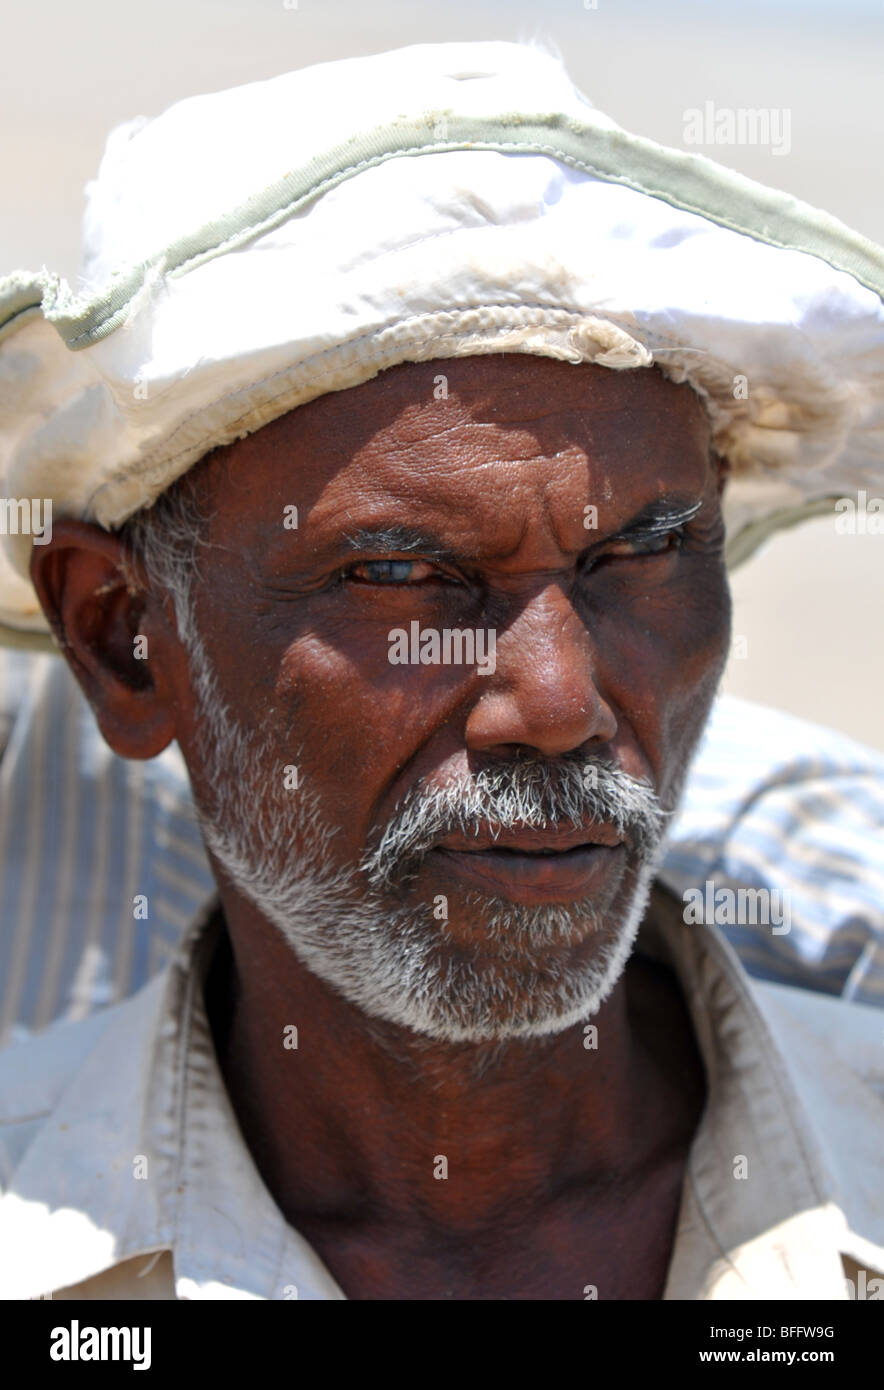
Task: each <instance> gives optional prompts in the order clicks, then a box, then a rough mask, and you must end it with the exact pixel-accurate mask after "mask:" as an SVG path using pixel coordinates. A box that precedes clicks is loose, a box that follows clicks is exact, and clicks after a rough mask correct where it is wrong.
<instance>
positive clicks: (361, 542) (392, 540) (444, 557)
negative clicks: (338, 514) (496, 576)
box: [341, 525, 464, 564]
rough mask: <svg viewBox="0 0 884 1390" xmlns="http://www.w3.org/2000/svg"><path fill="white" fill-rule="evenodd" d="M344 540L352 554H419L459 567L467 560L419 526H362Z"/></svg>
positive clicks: (348, 534) (349, 533)
mask: <svg viewBox="0 0 884 1390" xmlns="http://www.w3.org/2000/svg"><path fill="white" fill-rule="evenodd" d="M341 539H342V540H343V542H344V544H345V545H346V546H349V547H350V549H351V550H360V551H364V550H373V551H377V552H378V553H383V552H384V551H389V552H392V551H405V552H406V553H409V552H418V553H420V554H421V555H426V556H427V557H428V558H429V559H431V560H439V561H440V562H445V563H447V564H456V563H457V561H458V560H463V558H464V557H463V555H458V554H457V553H456V552H455V551H454V550H452V549H451V547H450V546H448V545H445V544H444V543H443V542H442V541H441V540H440V539H439V537H438V536H436V535H434V534H433V532H432V531H422V530H421V529H420V528H419V527H416V526H405V525H400V526H377V527H375V526H360V527H358V528H357V529H356V530H355V531H345V532H344V534H343V536H342V538H341Z"/></svg>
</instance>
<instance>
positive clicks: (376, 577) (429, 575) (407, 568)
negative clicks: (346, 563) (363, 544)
mask: <svg viewBox="0 0 884 1390" xmlns="http://www.w3.org/2000/svg"><path fill="white" fill-rule="evenodd" d="M441 577H442V575H441V571H440V570H438V569H437V568H436V566H435V565H430V564H428V563H427V561H426V560H361V561H360V562H359V564H357V565H351V566H350V568H349V569H348V570H346V571H345V572H344V578H345V579H351V580H355V581H356V583H357V584H420V583H421V582H422V581H423V580H425V579H439V578H441Z"/></svg>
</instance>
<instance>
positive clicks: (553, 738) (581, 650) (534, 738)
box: [466, 584, 617, 757]
mask: <svg viewBox="0 0 884 1390" xmlns="http://www.w3.org/2000/svg"><path fill="white" fill-rule="evenodd" d="M597 665H598V659H597V654H596V653H595V651H594V648H593V642H592V637H591V634H590V633H589V632H588V630H587V628H586V626H585V624H584V623H583V621H582V619H581V618H580V615H579V614H578V613H577V611H576V610H575V608H574V605H573V603H572V602H571V600H570V598H569V597H568V594H567V593H566V592H565V590H564V588H563V587H562V585H560V584H550V585H548V586H546V587H545V588H544V589H543V591H542V592H540V593H537V594H535V595H533V596H532V598H531V599H530V600H529V601H527V602H524V603H522V604H521V606H520V607H519V609H518V610H517V612H516V614H515V616H514V617H513V618H512V620H511V621H507V622H506V625H505V626H503V627H501V628H500V629H497V631H496V663H495V670H494V673H493V675H489V676H484V677H482V687H483V688H482V689H481V691H480V695H479V698H478V700H477V701H476V703H475V704H474V706H473V708H472V709H471V710H470V714H469V717H468V719H467V726H466V739H467V746H468V747H469V748H470V749H473V750H474V751H476V752H485V753H488V752H494V751H498V752H503V751H504V750H507V751H510V750H512V748H513V747H514V746H519V747H523V748H531V749H535V750H536V751H537V752H539V753H542V754H545V755H546V756H547V757H554V756H557V755H560V754H562V753H566V752H570V751H571V750H572V749H575V748H581V747H582V746H584V745H595V746H596V747H599V746H601V745H602V744H605V743H609V742H610V741H611V740H612V739H613V738H614V736H615V734H616V732H617V720H616V717H615V715H614V712H613V710H612V709H611V707H610V705H609V704H608V703H607V702H606V700H605V699H604V697H603V695H602V693H601V691H600V690H599V688H598V685H597V684H596V679H595V669H596V668H597Z"/></svg>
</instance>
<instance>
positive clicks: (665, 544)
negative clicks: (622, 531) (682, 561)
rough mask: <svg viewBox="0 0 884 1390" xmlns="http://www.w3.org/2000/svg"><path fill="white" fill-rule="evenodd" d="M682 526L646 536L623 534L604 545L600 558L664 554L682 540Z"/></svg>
mask: <svg viewBox="0 0 884 1390" xmlns="http://www.w3.org/2000/svg"><path fill="white" fill-rule="evenodd" d="M684 534H685V533H684V527H683V526H678V527H675V528H674V529H673V530H671V531H661V532H658V533H656V534H652V535H646V536H624V538H623V539H622V540H619V541H612V542H611V544H610V545H608V546H606V547H605V550H604V554H603V555H602V556H601V557H600V558H601V559H607V558H609V557H613V558H614V559H625V560H630V559H640V558H641V557H642V556H643V555H664V554H665V553H666V552H667V551H668V550H678V549H679V547H680V546H681V543H682V541H683V540H684Z"/></svg>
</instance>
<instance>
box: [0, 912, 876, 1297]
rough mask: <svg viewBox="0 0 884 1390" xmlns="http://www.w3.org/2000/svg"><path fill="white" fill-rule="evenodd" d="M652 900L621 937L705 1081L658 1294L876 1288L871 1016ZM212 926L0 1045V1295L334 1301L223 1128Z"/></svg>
mask: <svg viewBox="0 0 884 1390" xmlns="http://www.w3.org/2000/svg"><path fill="white" fill-rule="evenodd" d="M653 903H654V910H653V912H652V913H650V914H649V917H648V919H647V921H646V922H645V924H644V926H643V927H642V929H641V932H640V934H639V938H638V943H637V950H639V951H640V952H643V953H645V954H647V955H649V956H651V957H654V958H656V959H658V960H662V961H664V962H666V963H668V965H669V966H670V968H671V969H672V970H673V971H674V973H675V976H676V978H677V980H678V982H679V985H680V987H681V990H682V992H683V995H684V998H685V1002H686V1005H687V1008H688V1010H689V1013H690V1016H691V1019H692V1022H693V1028H694V1032H695V1035H696V1040H697V1045H698V1047H699V1050H700V1054H701V1057H702V1060H703V1064H704V1068H705V1072H706V1081H707V1104H706V1107H705V1110H704V1113H703V1116H702V1118H701V1121H700V1123H699V1126H698V1129H697V1131H696V1134H695V1137H694V1140H693V1143H692V1146H691V1150H690V1154H689V1157H688V1162H687V1167H686V1173H685V1178H684V1186H683V1192H682V1199H681V1208H680V1214H679V1220H678V1225H677V1233H676V1237H675V1242H674V1247H673V1251H672V1256H671V1262H670V1267H669V1271H668V1276H667V1281H666V1287H665V1292H664V1298H666V1299H723V1298H726V1299H753V1298H772V1299H794V1298H797V1299H845V1298H847V1297H849V1296H850V1294H849V1286H848V1284H847V1283H846V1280H847V1279H850V1280H852V1281H853V1288H854V1289H855V1290H856V1296H857V1297H862V1298H871V1297H876V1296H877V1295H878V1294H879V1293H881V1294H884V1203H882V1193H881V1183H880V1152H881V1146H882V1140H884V1048H882V1023H881V1015H880V1012H879V1011H878V1010H876V1009H873V1008H869V1007H867V1006H865V1005H861V1004H850V1003H846V1002H844V1001H842V1000H836V999H831V998H826V997H824V996H821V995H816V994H813V993H811V992H809V991H802V990H795V989H791V988H789V987H782V986H777V985H772V984H756V983H754V982H752V981H751V980H750V978H749V977H748V975H747V974H746V972H745V970H744V969H743V967H742V966H741V965H740V963H739V961H738V959H737V957H736V955H735V954H734V952H733V951H732V950H731V948H730V947H729V946H728V945H727V943H726V941H725V940H724V938H723V936H722V935H721V933H720V932H719V931H718V929H717V928H715V927H714V926H706V925H696V926H691V925H687V924H686V923H685V922H684V920H683V915H682V904H681V903H680V902H677V901H676V900H675V899H674V898H672V897H671V896H670V895H669V894H668V893H666V892H665V891H663V890H661V889H659V888H658V889H657V890H656V892H655V896H654V899H653ZM219 929H220V928H219V925H218V919H217V917H215V918H214V919H213V917H212V916H211V914H204V915H203V916H202V917H201V918H200V919H199V920H198V921H197V922H196V923H195V924H194V927H193V929H192V930H191V931H190V932H189V934H188V935H187V936H186V938H185V940H184V942H183V944H182V946H181V948H180V950H179V952H178V954H177V956H176V958H175V960H174V961H173V962H172V964H171V965H169V966H168V967H167V968H166V969H165V970H164V971H163V972H162V973H161V974H160V975H158V976H157V977H156V978H155V979H154V980H153V981H151V983H150V984H148V985H147V986H146V987H145V988H144V989H142V990H141V991H140V992H139V993H138V994H137V995H136V996H135V997H134V998H132V999H130V1000H128V1001H127V1002H125V1003H123V1004H121V1005H117V1006H115V1007H113V1008H109V1009H105V1010H103V1011H101V1012H99V1013H96V1014H94V1015H92V1016H91V1017H89V1018H87V1019H85V1020H84V1021H82V1022H81V1023H78V1024H73V1025H71V1024H67V1025H60V1026H57V1027H55V1028H54V1029H51V1030H49V1031H48V1032H46V1033H44V1034H43V1035H42V1036H39V1037H37V1038H35V1039H33V1040H32V1041H30V1042H27V1043H24V1044H22V1045H21V1046H16V1047H13V1048H8V1049H5V1050H4V1051H3V1052H2V1053H0V1190H2V1191H3V1196H2V1197H0V1251H2V1257H0V1280H2V1283H0V1293H2V1295H3V1296H4V1297H6V1298H35V1297H40V1296H46V1295H47V1294H49V1293H51V1294H52V1296H53V1297H56V1298H57V1297H69V1298H74V1297H77V1298H90V1297H91V1298H124V1299H129V1298H139V1297H141V1298H144V1297H147V1298H173V1297H178V1298H184V1299H191V1298H206V1299H228V1298H258V1299H286V1298H295V1297H297V1298H299V1299H310V1300H321V1299H340V1298H343V1297H345V1294H344V1292H343V1291H342V1290H341V1288H340V1287H339V1286H338V1284H337V1283H336V1281H335V1279H334V1278H333V1277H332V1275H331V1274H330V1272H329V1271H328V1270H327V1268H326V1267H325V1265H324V1263H323V1262H322V1260H321V1259H320V1258H319V1256H318V1255H317V1254H316V1252H315V1251H314V1250H312V1248H311V1247H310V1245H309V1244H308V1243H307V1242H306V1241H305V1240H304V1239H303V1238H302V1237H300V1236H299V1235H298V1233H297V1232H296V1231H295V1230H293V1229H292V1228H291V1227H290V1226H289V1225H288V1223H287V1222H286V1221H285V1219H284V1217H283V1216H282V1214H281V1212H280V1211H279V1209H278V1208H277V1207H276V1205H275V1203H274V1201H273V1199H272V1198H271V1196H270V1194H269V1193H268V1191H267V1189H266V1187H265V1186H264V1183H263V1181H262V1179H261V1176H260V1174H259V1172H258V1170H257V1169H256V1167H255V1163H254V1161H253V1159H252V1157H251V1154H250V1152H249V1150H248V1148H247V1147H246V1145H245V1142H244V1140H243V1138H242V1135H241V1133H240V1130H239V1127H238V1124H237V1121H236V1116H235V1113H234V1111H233V1108H232V1106H231V1102H230V1099H229V1097H228V1093H227V1090H226V1088H225V1085H224V1082H223V1079H222V1075H221V1072H220V1068H219V1065H218V1062H217V1058H216V1054H215V1049H214V1045H213V1040H212V1034H211V1030H210V1026H209V1020H208V1016H207V1011H206V1005H205V1000H204V983H205V979H206V975H207V971H208V967H209V964H210V961H211V955H212V952H213V950H214V947H215V945H216V942H217V932H218V930H219ZM639 1258H640V1256H639ZM878 1281H881V1282H880V1283H879V1282H878ZM583 1292H584V1291H583V1290H575V1297H577V1298H582V1297H583Z"/></svg>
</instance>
